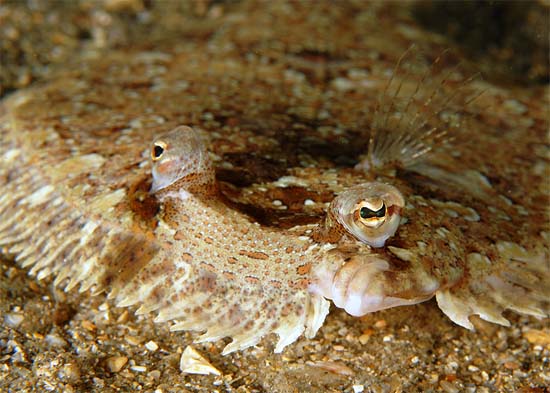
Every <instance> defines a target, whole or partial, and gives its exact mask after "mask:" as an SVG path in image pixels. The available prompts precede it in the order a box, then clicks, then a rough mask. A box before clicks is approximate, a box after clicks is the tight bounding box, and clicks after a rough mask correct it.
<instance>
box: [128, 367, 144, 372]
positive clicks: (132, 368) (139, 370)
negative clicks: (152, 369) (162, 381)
mask: <svg viewBox="0 0 550 393" xmlns="http://www.w3.org/2000/svg"><path fill="white" fill-rule="evenodd" d="M130 370H132V371H136V372H138V373H144V372H145V371H147V367H145V366H130Z"/></svg>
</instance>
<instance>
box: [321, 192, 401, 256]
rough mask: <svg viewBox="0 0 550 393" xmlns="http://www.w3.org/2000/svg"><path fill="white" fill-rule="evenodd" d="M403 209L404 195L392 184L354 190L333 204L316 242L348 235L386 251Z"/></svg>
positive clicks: (344, 194) (336, 199)
mask: <svg viewBox="0 0 550 393" xmlns="http://www.w3.org/2000/svg"><path fill="white" fill-rule="evenodd" d="M404 206H405V199H404V198H403V195H401V193H400V192H399V190H398V189H397V188H395V187H393V186H390V185H389V184H384V183H379V182H371V183H365V184H361V185H358V186H355V187H351V188H349V189H347V190H346V191H344V192H342V193H341V194H340V195H338V196H337V197H336V198H334V200H333V201H332V202H331V204H330V207H329V210H328V212H327V218H326V220H325V222H324V224H322V225H321V227H320V229H319V232H318V234H317V236H316V240H318V241H328V242H336V241H338V240H340V238H341V237H342V236H343V235H344V234H348V235H350V236H352V237H354V238H356V239H357V240H359V241H362V242H363V243H366V244H368V245H369V246H371V247H383V246H384V244H385V242H386V240H387V239H388V238H389V237H391V236H393V235H394V234H395V232H396V231H397V227H398V226H399V221H400V218H401V210H402V209H403V207H404Z"/></svg>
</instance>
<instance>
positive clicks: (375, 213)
mask: <svg viewBox="0 0 550 393" xmlns="http://www.w3.org/2000/svg"><path fill="white" fill-rule="evenodd" d="M359 215H360V216H361V218H363V219H369V218H382V217H384V216H385V215H386V205H385V204H384V203H382V207H381V208H380V209H378V210H372V209H369V208H368V207H366V206H363V207H362V208H361V209H359Z"/></svg>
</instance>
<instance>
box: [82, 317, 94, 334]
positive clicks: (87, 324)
mask: <svg viewBox="0 0 550 393" xmlns="http://www.w3.org/2000/svg"><path fill="white" fill-rule="evenodd" d="M80 324H81V325H82V327H83V328H84V329H86V330H88V331H90V332H95V331H96V330H97V327H96V325H94V324H93V323H92V322H90V321H88V320H83V321H82V322H81V323H80Z"/></svg>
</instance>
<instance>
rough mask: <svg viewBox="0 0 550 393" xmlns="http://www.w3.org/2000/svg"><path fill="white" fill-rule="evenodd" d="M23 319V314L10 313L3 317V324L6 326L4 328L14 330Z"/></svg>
mask: <svg viewBox="0 0 550 393" xmlns="http://www.w3.org/2000/svg"><path fill="white" fill-rule="evenodd" d="M24 319H25V317H24V316H23V314H19V313H15V312H10V313H8V314H6V315H5V316H4V323H5V324H6V326H9V327H11V328H16V327H17V326H19V325H20V324H21V322H23V320H24Z"/></svg>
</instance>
